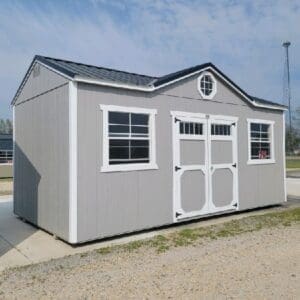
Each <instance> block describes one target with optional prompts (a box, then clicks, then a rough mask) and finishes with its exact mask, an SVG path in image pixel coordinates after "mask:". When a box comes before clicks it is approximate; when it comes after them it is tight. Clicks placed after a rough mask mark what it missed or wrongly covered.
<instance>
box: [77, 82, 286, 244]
mask: <svg viewBox="0 0 300 300" xmlns="http://www.w3.org/2000/svg"><path fill="white" fill-rule="evenodd" d="M196 78H197V77H192V78H189V79H186V80H184V81H181V82H179V83H177V84H174V85H172V86H170V87H168V88H165V89H162V90H159V91H158V92H156V93H151V94H147V93H142V92H134V91H126V90H118V89H113V88H108V87H100V86H94V85H88V84H79V85H78V128H77V129H78V241H79V242H82V241H86V240H90V239H95V238H102V237H105V236H111V235H115V234H120V233H125V232H130V231H135V230H140V229H145V228H149V227H155V226H159V225H164V224H168V223H172V222H173V195H172V191H173V169H172V159H173V149H172V119H171V116H170V111H173V110H175V111H184V112H199V113H205V114H213V115H228V116H236V117H238V118H239V120H238V172H239V173H238V178H239V203H240V209H242V210H243V209H248V208H253V207H259V206H265V205H271V204H275V203H280V202H283V201H284V167H283V146H282V145H283V134H282V130H283V123H282V112H279V111H270V110H263V109H260V110H259V109H254V108H253V107H250V106H249V104H248V103H246V102H245V101H244V100H243V99H242V98H241V97H240V96H239V95H238V94H236V93H235V92H233V91H232V90H231V89H230V88H229V87H228V86H227V85H226V84H225V83H224V82H222V81H221V80H220V79H217V80H218V92H217V94H216V96H215V98H214V99H213V100H203V99H201V97H200V95H199V93H198V91H197V85H196V80H197V79H196ZM100 104H109V105H119V106H128V107H130V106H132V107H141V108H154V109H157V115H156V156H157V165H158V170H144V171H128V172H112V173H101V172H100V168H101V166H102V134H103V133H102V112H101V111H100V107H99V105H100ZM247 118H256V119H265V120H273V121H275V125H274V135H275V145H274V148H275V160H276V163H275V164H268V165H247V160H248V132H247Z"/></svg>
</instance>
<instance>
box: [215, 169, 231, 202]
mask: <svg viewBox="0 0 300 300" xmlns="http://www.w3.org/2000/svg"><path fill="white" fill-rule="evenodd" d="M232 199H233V174H232V172H231V170H230V169H223V168H222V169H216V170H215V171H214V172H213V174H212V203H213V205H214V206H215V207H218V208H220V207H226V206H229V205H231V202H232Z"/></svg>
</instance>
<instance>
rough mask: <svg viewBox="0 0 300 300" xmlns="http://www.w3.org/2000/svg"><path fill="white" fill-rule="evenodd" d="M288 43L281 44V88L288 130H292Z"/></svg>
mask: <svg viewBox="0 0 300 300" xmlns="http://www.w3.org/2000/svg"><path fill="white" fill-rule="evenodd" d="M290 45H291V43H290V42H288V41H286V42H284V43H283V44H282V46H283V47H284V48H285V63H284V75H285V74H286V76H284V78H283V86H284V98H285V99H284V100H286V102H287V104H288V108H289V129H290V131H291V130H292V111H291V87H290V61H289V46H290Z"/></svg>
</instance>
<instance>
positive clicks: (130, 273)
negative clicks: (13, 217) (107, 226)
mask: <svg viewBox="0 0 300 300" xmlns="http://www.w3.org/2000/svg"><path fill="white" fill-rule="evenodd" d="M299 257H300V227H299V224H298V225H297V224H292V225H291V226H287V227H276V228H267V229H262V230H260V231H256V232H250V233H243V234H241V235H237V236H232V237H223V238H220V239H216V240H214V239H212V240H209V239H204V240H203V239H200V240H197V241H196V243H193V245H187V246H181V247H174V248H171V249H169V250H167V251H166V252H163V253H157V252H156V251H155V250H154V249H153V248H149V247H148V248H147V247H141V248H138V249H134V250H132V249H131V251H125V250H124V249H123V250H122V251H116V252H112V253H106V251H103V250H102V251H101V252H100V251H98V252H97V251H93V252H91V253H87V254H81V255H74V256H71V257H67V258H63V259H58V260H54V261H50V262H47V263H42V264H38V265H33V266H29V267H23V268H21V269H19V270H16V269H14V270H10V271H5V272H4V273H3V274H2V275H0V293H1V295H0V298H1V297H4V298H15V297H16V298H20V299H33V298H60V299H66V298H72V299H79V298H81V299H82V298H94V299H95V298H97V299H99V298H100V299H225V298H226V299H228V298H237V299H296V298H298V299H299V297H300V265H299V264H300V262H299Z"/></svg>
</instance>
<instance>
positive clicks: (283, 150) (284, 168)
mask: <svg viewBox="0 0 300 300" xmlns="http://www.w3.org/2000/svg"><path fill="white" fill-rule="evenodd" d="M285 130H286V129H285V114H284V113H283V114H282V156H283V157H282V160H283V182H284V201H285V202H286V201H287V187H286V184H287V181H286V161H285V158H286V153H285Z"/></svg>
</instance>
